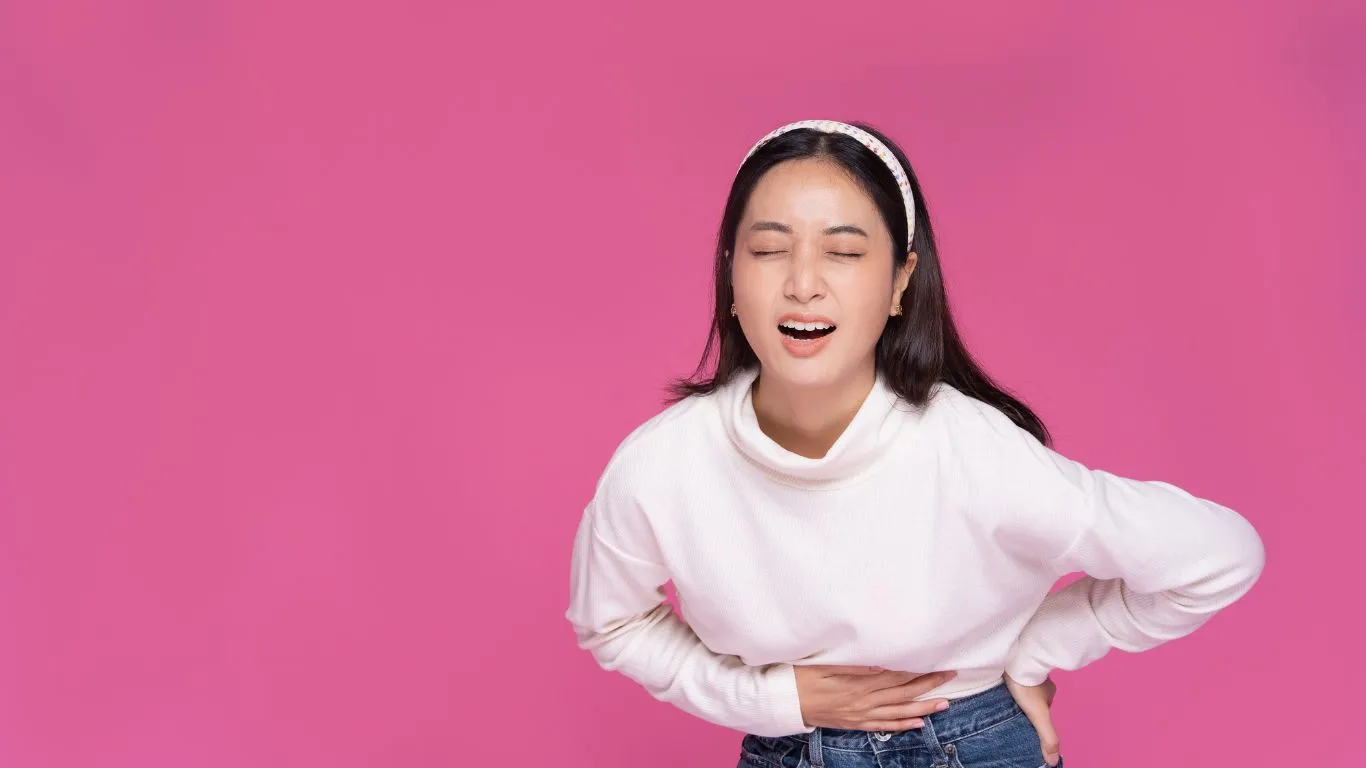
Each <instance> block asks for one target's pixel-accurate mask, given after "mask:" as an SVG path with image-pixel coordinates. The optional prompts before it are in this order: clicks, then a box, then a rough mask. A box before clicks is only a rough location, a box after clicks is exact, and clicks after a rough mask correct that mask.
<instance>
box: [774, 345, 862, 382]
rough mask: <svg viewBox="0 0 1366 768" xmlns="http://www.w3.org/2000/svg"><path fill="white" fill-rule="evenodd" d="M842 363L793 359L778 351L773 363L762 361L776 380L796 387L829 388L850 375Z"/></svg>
mask: <svg viewBox="0 0 1366 768" xmlns="http://www.w3.org/2000/svg"><path fill="white" fill-rule="evenodd" d="M841 362H842V361H834V360H821V359H818V358H807V359H800V358H793V357H791V356H789V355H788V354H787V352H786V350H781V349H780V350H778V352H777V354H776V355H774V356H773V359H772V361H771V362H765V361H761V363H762V364H763V370H764V372H765V373H767V374H769V375H770V376H772V377H773V378H775V379H778V380H779V381H781V382H783V383H784V384H786V385H789V386H794V387H812V388H817V389H819V388H822V387H828V386H831V385H833V384H837V383H839V381H840V380H841V379H843V378H845V376H847V375H848V373H849V371H848V370H846V368H847V366H844V365H841Z"/></svg>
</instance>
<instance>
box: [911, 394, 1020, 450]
mask: <svg viewBox="0 0 1366 768" xmlns="http://www.w3.org/2000/svg"><path fill="white" fill-rule="evenodd" d="M924 420H925V422H927V423H930V424H932V425H933V426H934V427H936V428H937V429H938V430H940V431H942V432H943V435H944V437H945V438H946V439H947V441H948V442H949V443H951V444H955V445H961V446H974V447H978V448H984V447H989V446H990V445H992V444H994V443H1000V442H1002V441H1005V442H1010V441H1017V440H1021V439H1025V438H1028V439H1033V435H1031V434H1030V433H1029V432H1028V431H1026V430H1024V429H1022V428H1021V427H1020V426H1019V425H1018V424H1016V423H1015V422H1014V421H1011V419H1010V417H1009V416H1007V415H1006V414H1005V413H1004V412H1003V411H1001V410H1000V409H999V408H997V407H996V406H994V405H992V404H990V403H988V402H985V401H983V400H978V399H977V398H975V397H973V396H971V395H969V394H967V393H965V392H963V391H962V390H960V389H958V388H957V387H955V386H953V385H952V384H950V383H948V382H946V381H940V382H937V383H936V384H935V385H934V389H933V390H932V391H931V393H930V397H929V400H928V402H927V403H926V405H925V417H924Z"/></svg>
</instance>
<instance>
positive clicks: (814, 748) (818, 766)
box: [807, 728, 825, 768]
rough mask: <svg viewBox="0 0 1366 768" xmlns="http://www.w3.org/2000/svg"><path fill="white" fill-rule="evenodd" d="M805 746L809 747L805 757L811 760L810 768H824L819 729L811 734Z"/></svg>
mask: <svg viewBox="0 0 1366 768" xmlns="http://www.w3.org/2000/svg"><path fill="white" fill-rule="evenodd" d="M807 744H808V746H809V750H808V753H807V756H808V757H810V758H811V768H825V755H823V754H821V729H820V728H817V729H816V730H814V731H812V732H811V740H810V741H809V742H808V743H807Z"/></svg>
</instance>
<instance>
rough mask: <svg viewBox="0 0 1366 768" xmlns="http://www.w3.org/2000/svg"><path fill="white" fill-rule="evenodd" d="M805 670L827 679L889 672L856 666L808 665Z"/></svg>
mask: <svg viewBox="0 0 1366 768" xmlns="http://www.w3.org/2000/svg"><path fill="white" fill-rule="evenodd" d="M803 669H809V670H812V671H813V672H816V673H817V674H820V675H822V676H825V677H834V676H836V675H850V676H865V675H880V674H882V673H883V672H886V671H887V670H885V669H883V668H882V667H869V666H863V665H855V664H807V665H804V666H803Z"/></svg>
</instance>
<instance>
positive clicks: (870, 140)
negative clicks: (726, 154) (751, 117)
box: [740, 120, 915, 251]
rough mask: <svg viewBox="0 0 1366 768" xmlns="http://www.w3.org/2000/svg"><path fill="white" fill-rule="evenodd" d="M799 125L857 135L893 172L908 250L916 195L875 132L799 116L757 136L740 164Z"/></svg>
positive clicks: (890, 152) (854, 136)
mask: <svg viewBox="0 0 1366 768" xmlns="http://www.w3.org/2000/svg"><path fill="white" fill-rule="evenodd" d="M798 128H814V129H816V130H818V131H820V132H822V133H842V134H844V135H845V136H849V137H850V138H853V139H856V140H857V141H858V142H859V143H860V144H862V145H863V146H865V147H867V148H868V149H870V150H872V152H873V154H875V155H877V156H878V157H879V158H881V160H882V162H883V163H884V164H885V165H886V166H887V169H888V170H890V171H891V172H892V176H893V177H894V178H895V179H896V185H897V186H898V187H900V189H901V202H902V203H903V204H904V205H905V206H906V250H908V251H909V250H910V249H911V242H912V240H913V239H914V238H915V196H914V195H913V194H911V182H910V180H909V179H907V178H906V170H905V169H904V168H902V167H901V163H900V161H898V160H897V159H896V155H893V154H892V151H891V150H889V149H887V145H886V144H883V143H882V142H881V141H879V140H878V138H877V137H876V136H874V135H873V134H871V133H869V132H867V131H865V130H863V129H862V128H858V127H856V126H853V125H849V124H848V123H841V122H839V121H838V120H798V121H797V122H795V123H788V124H787V125H784V126H782V127H781V128H777V129H774V130H773V131H771V132H770V133H769V134H768V135H766V136H764V137H763V138H762V139H759V141H758V142H756V143H755V144H754V146H753V147H751V148H750V150H749V152H748V153H746V154H745V159H744V160H741V161H740V165H741V166H742V167H743V166H744V164H745V162H747V161H748V160H749V157H750V155H753V154H754V153H755V152H757V151H758V150H759V147H762V146H763V145H764V144H767V143H768V141H769V140H770V139H773V138H775V137H777V136H781V135H782V134H784V133H787V132H788V131H795V130H797V129H798Z"/></svg>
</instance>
